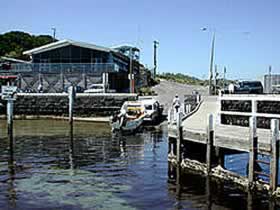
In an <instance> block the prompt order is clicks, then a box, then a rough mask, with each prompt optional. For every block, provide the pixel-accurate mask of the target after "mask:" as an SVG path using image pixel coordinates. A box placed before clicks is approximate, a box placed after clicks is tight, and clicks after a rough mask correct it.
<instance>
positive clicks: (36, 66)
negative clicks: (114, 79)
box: [0, 63, 119, 73]
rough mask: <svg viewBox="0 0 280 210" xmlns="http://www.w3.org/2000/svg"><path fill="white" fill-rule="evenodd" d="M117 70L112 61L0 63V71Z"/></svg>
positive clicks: (76, 71) (63, 71)
mask: <svg viewBox="0 0 280 210" xmlns="http://www.w3.org/2000/svg"><path fill="white" fill-rule="evenodd" d="M117 71H119V66H118V65H117V64H114V63H27V64H10V65H4V66H3V65H2V66H1V65H0V73H22V72H38V73H81V72H82V73H103V72H117Z"/></svg>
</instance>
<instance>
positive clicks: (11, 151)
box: [7, 99, 14, 166]
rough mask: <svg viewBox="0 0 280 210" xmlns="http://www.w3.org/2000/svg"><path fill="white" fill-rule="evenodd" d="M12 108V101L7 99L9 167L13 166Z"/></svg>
mask: <svg viewBox="0 0 280 210" xmlns="http://www.w3.org/2000/svg"><path fill="white" fill-rule="evenodd" d="M13 106H14V101H13V100H11V99H9V100H8V101H7V124H8V139H9V153H10V157H9V165H10V166H12V165H13V164H14V138H13Z"/></svg>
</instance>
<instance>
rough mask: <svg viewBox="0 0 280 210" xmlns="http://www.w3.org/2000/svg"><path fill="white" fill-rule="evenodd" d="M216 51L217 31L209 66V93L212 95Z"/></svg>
mask: <svg viewBox="0 0 280 210" xmlns="http://www.w3.org/2000/svg"><path fill="white" fill-rule="evenodd" d="M214 51H215V32H214V34H213V39H212V46H211V56H210V68H209V95H212V79H213V62H214Z"/></svg>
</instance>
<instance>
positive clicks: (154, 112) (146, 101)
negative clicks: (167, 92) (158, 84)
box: [139, 96, 163, 124]
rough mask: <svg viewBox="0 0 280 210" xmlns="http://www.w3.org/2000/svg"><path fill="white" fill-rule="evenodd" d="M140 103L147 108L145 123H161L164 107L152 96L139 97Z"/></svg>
mask: <svg viewBox="0 0 280 210" xmlns="http://www.w3.org/2000/svg"><path fill="white" fill-rule="evenodd" d="M139 102H141V103H142V104H143V106H144V107H145V113H146V116H145V118H144V122H145V123H148V124H155V123H157V122H159V120H160V119H161V117H162V112H163V106H162V105H160V103H159V102H158V101H157V100H156V99H154V98H153V97H151V96H142V97H139Z"/></svg>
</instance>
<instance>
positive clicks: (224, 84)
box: [223, 67, 227, 90]
mask: <svg viewBox="0 0 280 210" xmlns="http://www.w3.org/2000/svg"><path fill="white" fill-rule="evenodd" d="M226 73H227V69H226V67H224V79H223V89H224V90H225V86H226Z"/></svg>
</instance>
